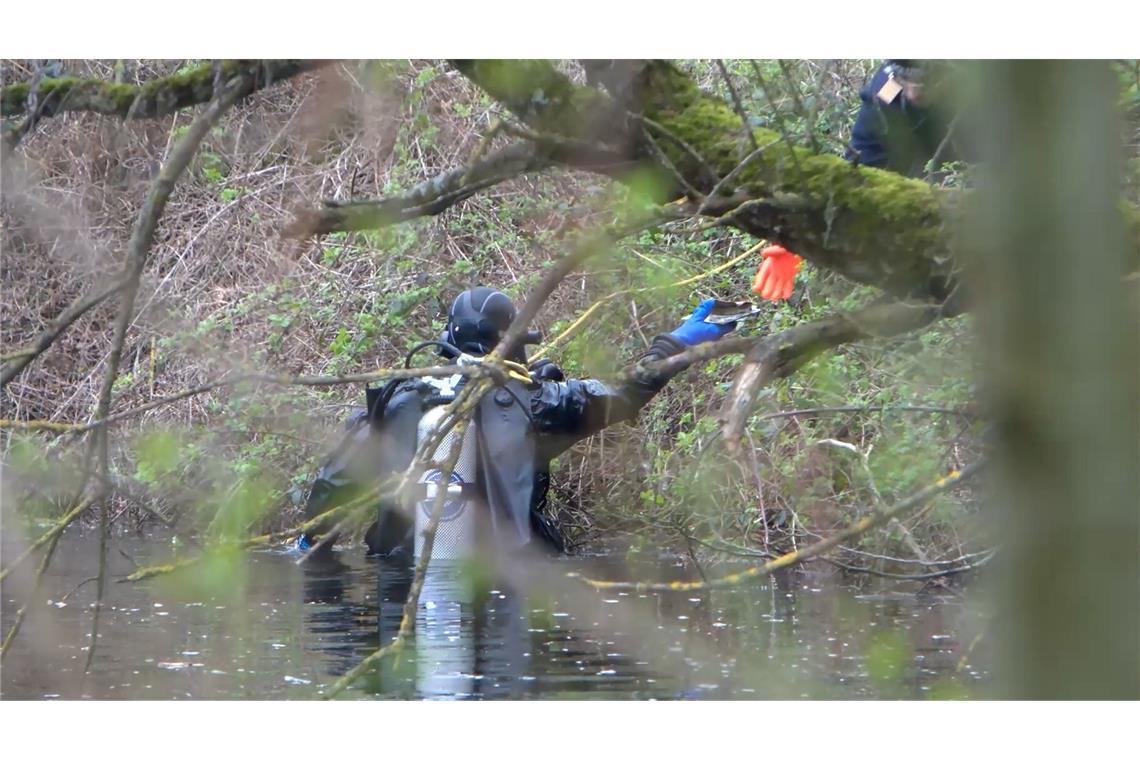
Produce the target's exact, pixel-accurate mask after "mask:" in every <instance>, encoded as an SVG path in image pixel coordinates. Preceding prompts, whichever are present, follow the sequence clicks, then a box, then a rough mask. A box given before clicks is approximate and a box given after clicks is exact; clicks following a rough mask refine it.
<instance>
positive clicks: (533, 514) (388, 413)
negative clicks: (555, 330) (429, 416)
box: [305, 335, 686, 555]
mask: <svg viewBox="0 0 1140 760" xmlns="http://www.w3.org/2000/svg"><path fill="white" fill-rule="evenodd" d="M685 348H686V346H685V345H684V344H683V343H681V342H680V341H678V340H677V339H676V338H674V337H672V336H671V335H659V336H657V337H656V338H655V339H654V341H653V344H652V346H651V348H650V350H649V352H648V353H647V354H646V355H645V356H644V357H642V359H641V361H643V362H644V361H654V360H659V359H664V358H667V357H669V356H673V355H675V354H678V353H680V352H681V351H683V350H684V349H685ZM678 371H679V370H678ZM673 374H675V371H674V373H673ZM671 376H672V375H661V374H658V375H656V376H654V377H651V378H646V379H630V380H626V381H623V382H621V383H618V384H615V385H609V384H607V383H604V382H602V381H600V380H566V381H551V380H547V381H541V382H536V383H534V384H532V385H530V386H527V385H524V384H523V383H521V382H519V381H511V382H510V383H508V384H507V385H506V386H503V387H499V388H496V389H494V390H492V391H491V392H489V393H488V394H486V396H485V397H484V398H483V400H482V401H481V402H480V404H479V408H478V410H477V411H476V413H475V423H476V429H477V430H478V434H479V455H480V473H481V476H480V478H481V480H482V483H481V484H480V486H481V487H482V488H483V490H484V496H485V497H486V501H487V503H488V504H489V506H490V510H491V520H492V524H493V525H494V528H495V530H496V533H498V534H502V533H503V532H504V531H505V532H507V533H509V534H513V535H514V537H515V539H516V541H514V543H517V544H520V545H521V544H526V543H528V542H530V540H531V539H532V538H533V537H535V536H537V537H538V538H539V539H541V540H543V541H544V542H545V543H546V544H548V545H550V546H552V547H553V548H556V549H558V550H560V551H561V550H562V549H563V546H562V544H561V538H560V537H559V536H558V534H557V531H556V530H554V528H553V527H552V526H551V525H550V523H549V521H547V520H546V519H545V517H543V515H542V508H543V506H544V505H545V501H546V493H547V487H548V484H549V471H550V470H549V465H550V461H551V460H552V459H554V458H555V457H557V456H558V455H559V454H561V453H563V452H564V451H566V450H567V449H568V448H570V447H571V446H573V445H574V444H575V443H577V442H578V441H580V440H582V439H583V438H586V437H588V436H590V435H593V434H594V433H597V432H598V431H600V430H602V429H603V428H605V427H607V426H609V425H612V424H614V423H617V422H623V421H626V420H632V419H633V418H634V417H636V416H637V413H638V411H640V410H641V408H642V407H643V406H645V404H647V403H648V402H649V400H650V399H652V398H653V396H654V395H656V394H657V392H658V391H660V390H661V389H662V388H663V387H664V386H665V384H666V383H667V382H668V381H669V379H670V377H671ZM371 395H372V396H373V397H375V396H376V395H377V394H375V393H374V392H373V393H372V394H371ZM433 401H436V402H438V400H436V399H433V398H432V391H431V388H430V386H429V385H428V384H427V383H424V382H420V381H404V382H403V383H401V385H400V386H399V387H398V388H396V389H395V392H394V393H392V394H391V397H390V400H389V401H388V402H387V404H386V405H384V408H383V409H378V408H374V409H369V410H367V411H363V412H360V413H358V414H356V415H354V416H353V417H352V418H351V419H350V420H349V422H348V432H347V434H346V436H345V438H344V440H343V441H342V442H341V443H340V445H339V446H338V447H337V448H336V450H335V451H334V452H333V454H332V456H331V457H330V458H329V459H328V461H327V462H326V463H325V464H324V466H322V467H321V469H320V471H319V472H318V473H317V477H316V480H315V482H314V483H313V487H312V490H311V491H310V493H309V498H308V501H307V503H306V506H305V515H306V519H311V518H313V517H316V516H318V515H320V514H322V513H323V512H325V511H327V510H329V509H332V508H334V507H336V506H338V505H340V504H344V503H346V502H347V501H350V500H351V499H353V498H354V497H356V496H357V495H359V494H362V493H364V492H365V491H366V490H367V489H369V488H372V487H374V486H375V485H376V484H377V483H379V482H381V481H382V480H384V479H385V478H387V477H388V476H390V475H393V474H397V473H400V472H402V471H403V470H405V469H406V468H407V466H408V465H409V464H410V463H411V462H412V459H413V458H414V456H415V451H416V442H417V441H416V437H417V427H418V425H419V421H420V418H421V417H422V416H423V413H424V412H425V411H426V409H428V408H430V405H431V404H432V403H433ZM520 402H522V403H525V404H526V406H527V408H525V409H523V408H520ZM374 406H380V404H378V403H377V404H374ZM332 527H333V526H332V525H328V524H325V525H321V526H319V527H318V528H316V529H315V530H313V531H312V534H311V535H313V536H319V535H321V534H322V533H325V532H327V531H328V530H330V529H331V528H332ZM412 529H413V525H412V520H411V518H410V517H409V516H407V513H406V511H405V510H404V509H401V508H400V505H399V504H398V503H396V502H395V500H394V499H393V498H391V497H387V498H383V499H381V500H380V505H379V515H378V519H377V521H376V523H375V524H373V525H372V526H371V527H370V528H369V530H368V533H367V535H366V538H365V540H366V542H367V544H368V548H369V551H370V553H375V554H383V555H387V554H391V553H392V552H393V551H395V550H398V549H405V550H406V549H408V547H409V546H410V543H411V540H412V538H413V536H412ZM330 543H331V542H330Z"/></svg>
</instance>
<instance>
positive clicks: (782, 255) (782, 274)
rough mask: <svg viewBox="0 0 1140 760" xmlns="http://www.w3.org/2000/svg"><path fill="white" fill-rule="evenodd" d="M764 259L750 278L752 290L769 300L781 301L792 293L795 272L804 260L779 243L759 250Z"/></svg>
mask: <svg viewBox="0 0 1140 760" xmlns="http://www.w3.org/2000/svg"><path fill="white" fill-rule="evenodd" d="M760 256H761V257H762V258H763V259H764V260H763V262H762V263H761V264H760V268H759V269H757V270H756V278H755V279H754V280H752V292H753V293H759V294H760V295H761V296H762V297H763V298H767V299H768V300H769V301H783V300H784V299H786V298H788V297H789V296H790V295H791V294H792V285H793V284H794V283H795V281H796V272H798V271H800V267H802V266H803V265H804V260H803V259H801V258H800V257H799V256H797V255H796V254H794V253H792V252H791V251H789V250H788V249H786V248H784V247H783V246H780V245H770V246H768V247H767V248H765V249H764V250H762V251H760Z"/></svg>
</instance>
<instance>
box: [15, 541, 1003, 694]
mask: <svg viewBox="0 0 1140 760" xmlns="http://www.w3.org/2000/svg"><path fill="white" fill-rule="evenodd" d="M97 543H98V542H97V541H94V540H90V539H68V540H65V541H63V542H61V544H60V547H59V550H58V551H57V557H58V558H59V559H58V564H55V565H53V566H52V568H51V570H50V571H49V574H48V576H47V577H46V578H45V580H44V586H43V589H42V591H41V604H39V605H37V606H36V607H35V608H34V609H33V610H32V612H31V614H29V616H28V619H27V620H26V621H25V623H24V627H23V630H22V631H21V632H20V635H19V637H18V638H17V641H16V644H15V646H14V647H13V651H12V652H11V653H10V654H9V655H8V657H6V658H5V662H4V667H3V673H2V678H0V689H2V691H0V696H3V697H4V698H8V699H19V698H31V699H43V698H65V699H68V698H72V699H74V698H96V699H106V698H147V699H185V698H198V699H202V698H205V699H222V698H252V699H277V698H286V699H313V698H317V697H319V696H320V695H321V693H322V692H323V691H324V690H325V689H327V687H328V686H329V685H330V684H331V683H332V682H333V681H335V680H336V678H337V677H338V676H340V675H343V674H344V673H345V672H347V671H348V670H349V669H350V668H352V667H353V666H354V665H355V664H356V663H358V662H359V661H360V660H361V659H362V658H363V657H364V656H366V655H367V654H369V653H370V652H372V651H373V650H375V649H376V647H377V646H379V644H380V643H381V642H385V643H386V642H388V641H391V639H392V638H393V637H394V636H395V635H396V632H397V630H398V629H399V625H400V618H401V614H402V609H403V603H404V600H405V598H406V596H407V593H408V588H409V586H410V582H411V575H412V571H411V569H410V568H407V567H404V566H400V565H396V564H391V563H388V562H385V561H377V560H373V559H368V558H365V557H363V556H361V555H360V554H359V553H358V552H355V551H344V552H339V553H338V559H337V560H336V561H335V562H333V563H330V564H327V565H320V566H317V565H302V566H297V565H296V564H295V559H296V557H295V556H294V555H290V554H286V553H283V552H277V551H264V552H256V553H254V554H252V555H251V556H250V557H249V558H248V561H247V562H242V563H238V564H236V565H234V566H230V567H227V568H222V569H221V570H219V569H218V568H204V569H203V570H202V571H201V574H202V575H207V574H210V573H213V574H214V575H215V576H217V577H215V578H214V580H215V581H217V580H218V578H219V577H220V578H221V579H222V580H223V581H224V583H223V585H224V590H225V593H219V591H218V585H217V583H215V584H214V585H209V584H203V583H200V582H198V581H200V579H196V580H195V581H194V582H189V583H188V582H186V581H179V580H175V579H165V580H158V581H152V582H149V583H143V584H111V585H109V587H108V596H107V607H106V608H105V610H104V615H103V622H102V623H101V626H100V631H99V646H98V648H97V652H96V657H95V660H94V662H93V665H92V669H91V672H90V673H88V674H87V675H86V676H84V675H83V663H84V660H85V658H86V646H87V643H88V640H89V637H90V630H91V610H90V606H91V604H92V603H93V600H94V594H95V589H94V585H95V584H94V583H87V584H86V585H82V586H80V587H79V588H78V589H76V586H77V585H78V584H80V583H81V582H82V581H84V580H85V579H87V578H89V577H90V576H92V575H94V572H95V568H96V566H97V556H96V555H97V551H98V549H97ZM119 546H122V547H123V548H124V549H125V555H129V556H130V557H131V558H132V559H133V561H135V562H143V561H144V560H146V558H147V557H148V555H152V554H153V553H154V549H155V546H156V544H155V543H154V542H149V543H148V542H141V541H123V542H119ZM14 555H15V553H14V552H9V551H5V556H7V557H12V556H14ZM111 559H112V562H111V573H112V575H113V576H122V575H125V574H126V573H129V572H130V571H131V570H132V569H133V565H132V564H131V562H130V561H128V559H126V557H125V556H123V555H121V554H120V555H119V556H113V557H112V558H111ZM146 561H149V560H146ZM571 570H575V571H580V572H584V573H590V574H593V575H596V576H607V575H608V576H611V577H629V576H630V575H631V574H636V577H643V578H649V577H670V578H675V577H683V576H685V575H686V573H685V572H684V570H683V568H682V567H681V563H680V562H674V561H673V560H662V561H660V562H656V563H652V564H649V565H645V564H643V565H641V566H639V567H637V568H632V569H631V568H629V567H626V566H625V564H624V563H623V562H619V561H617V560H616V559H615V558H577V559H562V560H546V561H544V562H542V563H538V564H535V565H531V566H527V567H525V568H518V567H515V568H512V569H511V570H510V571H509V572H508V573H506V574H505V575H503V574H500V575H498V576H496V575H486V574H484V575H483V576H482V577H478V576H480V574H479V573H476V572H473V571H472V569H471V568H470V566H467V567H460V566H456V565H451V566H447V565H442V564H441V565H439V566H437V567H433V572H432V573H431V574H430V576H429V578H428V579H427V582H426V583H425V587H424V591H423V594H422V596H421V599H420V606H419V611H418V615H417V620H416V636H415V640H414V645H413V646H410V647H408V648H407V649H406V650H405V651H404V652H403V653H401V654H400V656H398V657H396V658H391V659H389V660H386V661H384V662H383V663H382V664H381V665H380V666H378V667H377V668H376V669H375V671H374V672H372V673H370V674H368V675H367V676H366V677H365V678H362V679H361V680H360V681H359V682H357V683H356V684H355V685H354V686H353V687H352V688H351V689H350V690H349V691H347V692H345V693H344V695H343V696H344V697H345V698H353V697H356V698H375V697H380V698H397V699H422V698H429V699H517V698H556V699H573V698H589V697H602V698H632V699H650V698H656V699H757V698H791V699H795V698H816V699H819V698H831V699H835V698H876V697H879V698H883V697H885V698H920V697H923V696H967V695H970V694H973V693H977V685H978V684H979V682H984V681H985V679H986V674H985V672H984V670H982V669H981V667H982V666H981V665H979V663H983V662H984V661H985V660H984V653H985V649H986V647H985V645H984V640H982V641H983V643H982V645H980V646H973V645H974V644H976V643H977V641H976V640H978V639H979V634H980V633H981V632H982V631H983V630H984V626H983V623H982V619H981V616H980V615H979V614H978V613H977V612H976V611H975V610H973V609H971V607H969V606H967V605H966V604H965V603H964V601H963V597H962V595H960V594H958V593H953V594H950V593H940V594H932V593H914V590H913V589H911V590H910V593H899V592H897V591H895V592H887V591H882V590H880V592H879V593H874V594H871V593H866V592H860V591H858V590H856V589H854V588H851V587H849V586H845V585H843V583H844V582H843V581H842V579H840V578H837V577H831V578H827V577H823V576H819V575H816V574H812V573H804V572H790V573H786V574H785V575H783V576H780V577H778V578H772V579H768V581H769V582H768V583H767V584H766V585H757V584H754V585H751V586H747V587H743V588H739V589H726V590H721V591H714V592H707V593H693V592H679V593H667V594H636V593H627V592H595V591H593V590H590V589H587V588H585V587H583V586H581V585H580V584H578V583H577V582H574V581H571V580H568V579H566V578H565V574H566V572H569V571H571ZM503 578H511V579H513V580H514V582H513V583H511V582H508V581H506V580H503ZM473 579H474V580H473ZM523 581H525V583H523ZM26 582H27V574H26V573H25V574H24V577H23V579H21V576H20V575H19V574H17V573H14V574H13V577H10V578H8V579H6V580H5V582H4V584H3V588H2V589H0V594H2V601H3V607H2V616H3V628H4V631H5V632H6V631H7V630H8V628H9V627H10V626H11V624H12V619H13V617H14V616H15V612H16V610H17V609H18V607H19V604H20V602H21V601H22V600H23V599H24V598H26ZM69 592H70V593H69ZM45 596H46V599H48V600H50V601H43V599H44V598H45ZM65 596H66V598H64V597H65ZM971 647H973V648H971ZM968 650H969V651H968ZM967 651H968V655H969V656H968V657H966V656H965V655H966V654H967Z"/></svg>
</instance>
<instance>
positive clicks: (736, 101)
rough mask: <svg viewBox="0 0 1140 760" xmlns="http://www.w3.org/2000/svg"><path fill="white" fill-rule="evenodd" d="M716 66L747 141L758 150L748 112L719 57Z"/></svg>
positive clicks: (753, 149) (753, 148) (754, 149)
mask: <svg viewBox="0 0 1140 760" xmlns="http://www.w3.org/2000/svg"><path fill="white" fill-rule="evenodd" d="M716 66H717V68H718V69H720V76H721V78H722V79H724V84H725V86H726V87H728V94H729V95H730V96H731V97H732V107H733V108H735V109H736V115H737V116H739V117H740V122H741V124H742V125H743V126H742V128H743V129H744V131H745V132H746V133H747V134H748V141H749V142H751V143H752V151H753V152H754V153H755V152H756V151H758V150H760V146H759V145H757V144H756V135H755V134H753V132H752V125H751V124H749V123H748V113H747V112H746V111H745V110H744V104H743V103H741V102H740V96H739V95H737V94H736V88H735V87H734V86H733V85H732V76H730V75H729V73H728V69H727V68H725V65H724V61H722V60H721V59H720V58H717V59H716Z"/></svg>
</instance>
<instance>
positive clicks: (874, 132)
mask: <svg viewBox="0 0 1140 760" xmlns="http://www.w3.org/2000/svg"><path fill="white" fill-rule="evenodd" d="M895 68H896V64H895V62H894V61H889V60H888V61H885V62H884V63H883V65H882V66H880V67H879V70H878V71H876V72H875V75H874V76H873V77H872V78H871V81H870V82H868V83H867V85H866V86H865V87H864V88H863V89H862V90H861V91H860V92H859V99H860V100H861V101H862V102H863V105H862V106H861V107H860V109H859V114H858V116H856V117H855V124H854V125H853V126H852V127H851V143H850V147H849V148H848V149H847V153H846V155H845V158H847V160H849V161H852V160H855V159H856V158H858V159H859V163H860V164H863V165H865V166H874V167H876V168H879V169H889V170H891V171H895V172H898V173H899V174H903V175H906V176H908V177H921V176H922V175H923V174H924V173H925V167H926V163H927V162H928V161H930V159H931V158H933V157H934V154H935V153H936V152H937V151H938V148H939V146H940V145H942V142H943V140H944V139H945V138H946V134H947V131H948V129H949V123H948V121H947V120H946V119H945V118H944V114H942V113H941V111H940V110H939V109H938V108H936V107H934V106H930V105H923V106H920V105H917V104H915V103H913V102H911V101H909V100H907V99H906V97H905V95H904V94H903V93H902V92H900V93H898V94H897V95H896V96H895V97H894V99H893V100H892V101H891V102H890V103H884V102H883V101H882V100H880V99H879V98H878V93H879V91H880V90H882V89H883V86H884V85H886V84H887V81H888V80H889V79H890V77H891V74H892V72H893V71H895ZM951 147H952V146H950V145H949V144H948V145H946V146H945V147H944V148H943V150H942V153H941V154H940V155H939V159H938V160H939V163H942V162H945V161H950V160H953V157H952V156H951V155H950V148H951Z"/></svg>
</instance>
